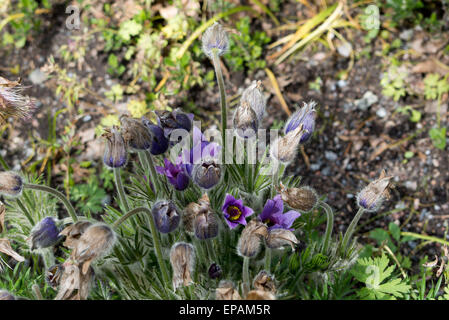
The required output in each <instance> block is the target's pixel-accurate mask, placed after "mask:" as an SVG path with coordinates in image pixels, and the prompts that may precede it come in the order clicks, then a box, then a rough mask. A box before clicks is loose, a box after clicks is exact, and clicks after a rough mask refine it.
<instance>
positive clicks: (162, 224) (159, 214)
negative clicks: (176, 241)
mask: <svg viewBox="0 0 449 320" xmlns="http://www.w3.org/2000/svg"><path fill="white" fill-rule="evenodd" d="M152 213H153V219H154V223H155V224H156V228H157V229H158V230H159V231H160V232H162V233H169V232H172V231H174V230H175V229H176V228H177V227H178V225H179V222H180V221H181V214H180V212H179V211H178V209H177V208H176V206H175V204H174V203H173V201H170V200H161V201H158V202H156V203H155V204H154V206H153V209H152Z"/></svg>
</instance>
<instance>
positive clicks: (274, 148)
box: [270, 125, 305, 164]
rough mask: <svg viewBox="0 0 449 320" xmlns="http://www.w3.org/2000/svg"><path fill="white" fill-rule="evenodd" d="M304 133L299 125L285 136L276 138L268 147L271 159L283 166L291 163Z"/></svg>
mask: <svg viewBox="0 0 449 320" xmlns="http://www.w3.org/2000/svg"><path fill="white" fill-rule="evenodd" d="M304 133H305V131H304V130H303V128H302V125H300V126H298V127H297V128H296V129H295V130H292V131H290V132H288V133H287V134H286V135H285V136H283V137H279V138H277V139H276V140H275V141H274V142H273V143H272V145H271V147H270V154H271V157H272V158H274V159H276V160H277V161H279V162H281V163H283V164H288V163H290V162H291V161H293V160H294V159H295V157H296V154H297V150H298V146H299V143H300V142H301V137H302V136H303V135H304Z"/></svg>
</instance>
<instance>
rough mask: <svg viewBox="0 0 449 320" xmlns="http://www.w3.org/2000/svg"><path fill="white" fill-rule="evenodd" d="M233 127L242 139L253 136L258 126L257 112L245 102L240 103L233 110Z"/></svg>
mask: <svg viewBox="0 0 449 320" xmlns="http://www.w3.org/2000/svg"><path fill="white" fill-rule="evenodd" d="M232 122H233V123H234V129H235V132H236V133H237V135H238V136H239V137H241V138H243V139H248V138H251V137H254V136H255V135H256V132H257V128H258V127H259V120H258V119H257V114H256V113H255V112H254V110H253V109H251V107H250V106H249V104H248V103H247V102H244V103H242V105H240V106H239V107H238V108H237V109H235V112H234V119H233V121H232Z"/></svg>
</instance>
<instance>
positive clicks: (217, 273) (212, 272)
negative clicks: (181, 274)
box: [207, 262, 223, 279]
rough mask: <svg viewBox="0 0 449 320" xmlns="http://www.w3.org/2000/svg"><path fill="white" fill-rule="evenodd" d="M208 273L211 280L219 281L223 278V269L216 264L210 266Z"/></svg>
mask: <svg viewBox="0 0 449 320" xmlns="http://www.w3.org/2000/svg"><path fill="white" fill-rule="evenodd" d="M207 273H208V274H209V277H210V278H211V279H217V278H220V277H221V274H222V273H223V272H222V270H221V267H220V266H219V265H218V264H216V263H215V262H214V263H212V264H211V265H210V267H209V269H208V270H207Z"/></svg>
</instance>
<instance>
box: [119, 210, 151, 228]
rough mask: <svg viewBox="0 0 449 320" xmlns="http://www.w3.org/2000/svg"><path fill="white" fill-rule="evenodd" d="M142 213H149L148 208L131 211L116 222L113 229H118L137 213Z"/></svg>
mask: <svg viewBox="0 0 449 320" xmlns="http://www.w3.org/2000/svg"><path fill="white" fill-rule="evenodd" d="M140 212H145V213H148V212H149V210H148V209H147V208H144V207H138V208H135V209H133V210H130V211H128V212H127V213H126V214H125V215H124V216H122V217H121V218H120V219H118V220H117V221H116V222H114V224H113V225H112V227H113V228H118V227H119V226H120V225H121V224H122V223H123V222H125V220H127V219H128V218H130V217H132V216H133V215H135V214H137V213H140Z"/></svg>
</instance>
